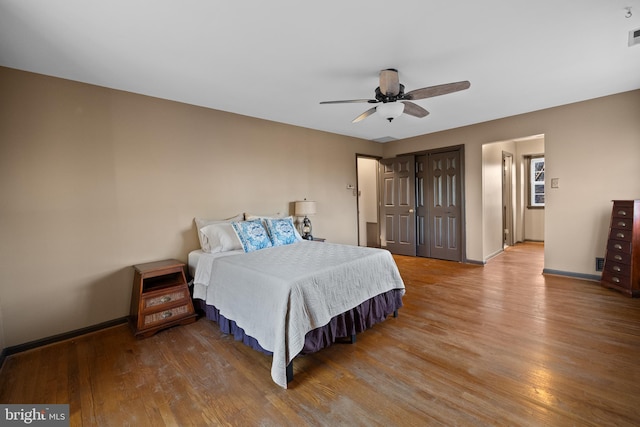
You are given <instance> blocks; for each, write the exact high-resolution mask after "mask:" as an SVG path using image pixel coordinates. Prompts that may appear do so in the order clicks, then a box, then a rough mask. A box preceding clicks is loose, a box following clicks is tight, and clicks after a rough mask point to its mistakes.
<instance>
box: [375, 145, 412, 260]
mask: <svg viewBox="0 0 640 427" xmlns="http://www.w3.org/2000/svg"><path fill="white" fill-rule="evenodd" d="M380 179H381V185H380V188H381V199H382V200H381V204H380V205H381V206H380V210H381V215H380V217H381V218H383V221H384V223H383V224H384V228H385V230H384V236H385V240H386V248H387V249H388V250H389V251H391V252H392V253H394V254H399V255H409V256H415V255H416V240H415V236H416V227H415V211H414V209H415V205H414V203H415V157H414V156H402V157H395V158H392V159H382V160H380Z"/></svg>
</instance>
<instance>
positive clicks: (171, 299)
mask: <svg viewBox="0 0 640 427" xmlns="http://www.w3.org/2000/svg"><path fill="white" fill-rule="evenodd" d="M188 296H189V294H188V291H187V289H176V290H173V291H172V290H168V291H166V292H165V293H163V294H162V295H155V296H143V297H142V309H143V310H144V311H147V309H150V308H152V309H157V308H158V306H162V305H165V304H166V305H175V304H176V302H178V301H183V300H186V299H187V297H188Z"/></svg>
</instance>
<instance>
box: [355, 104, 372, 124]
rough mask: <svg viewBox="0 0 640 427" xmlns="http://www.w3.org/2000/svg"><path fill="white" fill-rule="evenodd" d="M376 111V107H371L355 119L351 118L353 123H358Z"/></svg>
mask: <svg viewBox="0 0 640 427" xmlns="http://www.w3.org/2000/svg"><path fill="white" fill-rule="evenodd" d="M375 112H376V107H373V108H369V109H368V110H367V111H365V112H364V113H362V114H360V115H359V116H358V117H356V118H355V119H353V120H351V123H358V122H359V121H362V120H364V119H366V118H367V117H369V116H370V115H372V114H374V113H375Z"/></svg>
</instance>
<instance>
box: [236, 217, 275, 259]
mask: <svg viewBox="0 0 640 427" xmlns="http://www.w3.org/2000/svg"><path fill="white" fill-rule="evenodd" d="M231 226H232V227H233V229H234V230H235V232H236V234H237V235H238V238H239V239H240V243H242V249H244V251H245V252H253V251H257V250H259V249H264V248H269V247H271V246H273V245H272V244H271V240H270V239H269V234H267V230H265V228H264V226H263V225H262V221H260V220H259V219H257V220H254V221H242V222H232V223H231Z"/></svg>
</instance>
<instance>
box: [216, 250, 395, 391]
mask: <svg viewBox="0 0 640 427" xmlns="http://www.w3.org/2000/svg"><path fill="white" fill-rule="evenodd" d="M392 289H403V292H404V283H403V281H402V278H401V277H400V273H399V272H398V268H397V266H396V264H395V261H394V260H393V258H392V256H391V254H390V253H389V252H388V251H386V250H382V249H374V248H365V247H358V246H348V245H339V244H332V243H320V242H308V241H302V242H298V243H294V244H291V245H286V246H278V247H273V248H267V249H262V250H259V251H256V252H250V253H246V254H241V255H238V256H228V257H220V258H216V259H215V260H213V262H212V270H211V281H210V283H209V285H208V286H207V299H206V301H207V303H208V304H209V305H214V306H216V308H218V310H220V314H222V315H223V316H225V317H226V318H228V319H233V320H234V321H235V322H236V323H237V324H238V326H240V327H241V328H243V329H244V331H245V333H247V334H249V335H251V336H252V337H254V338H255V339H257V340H258V342H259V343H260V345H261V346H262V347H263V348H264V349H265V350H268V351H271V352H273V362H272V366H271V377H272V378H273V380H274V381H275V382H276V383H277V384H279V385H280V386H282V387H284V388H286V387H287V380H286V366H287V364H288V363H289V362H290V361H291V360H293V358H294V357H295V356H296V355H297V354H298V353H299V352H300V351H301V350H302V347H303V345H304V338H305V335H306V333H307V332H309V331H310V330H312V329H315V328H317V327H320V326H323V325H326V324H327V323H329V320H330V319H331V318H332V317H334V316H336V315H338V314H340V313H343V312H345V311H347V310H350V309H352V308H354V307H356V306H357V305H359V304H361V303H362V302H364V301H366V300H368V299H369V298H372V297H374V296H376V295H379V294H381V293H384V292H387V291H389V290H392Z"/></svg>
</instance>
